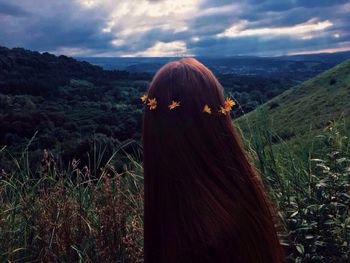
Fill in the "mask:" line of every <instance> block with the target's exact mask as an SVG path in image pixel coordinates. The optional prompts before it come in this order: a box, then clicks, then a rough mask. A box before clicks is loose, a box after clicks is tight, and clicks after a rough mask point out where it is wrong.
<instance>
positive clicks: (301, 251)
mask: <svg viewBox="0 0 350 263" xmlns="http://www.w3.org/2000/svg"><path fill="white" fill-rule="evenodd" d="M296 249H297V250H298V252H299V253H300V254H301V255H303V254H304V252H305V250H304V246H303V245H302V244H297V245H296Z"/></svg>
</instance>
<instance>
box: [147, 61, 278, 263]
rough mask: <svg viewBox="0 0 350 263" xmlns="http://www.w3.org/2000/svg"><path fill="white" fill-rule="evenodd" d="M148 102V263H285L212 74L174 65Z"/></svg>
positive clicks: (196, 66)
mask: <svg viewBox="0 0 350 263" xmlns="http://www.w3.org/2000/svg"><path fill="white" fill-rule="evenodd" d="M147 95H148V101H147V102H148V105H146V107H145V111H144V120H143V133H142V143H143V150H144V160H143V165H144V189H145V200H144V253H145V262H146V263H149V262H269V263H273V262H282V261H283V257H282V250H281V247H280V245H279V240H278V238H277V235H276V230H275V227H274V223H273V216H272V214H271V209H270V206H269V203H268V201H267V197H266V195H265V192H264V190H263V187H262V185H261V182H260V180H259V178H258V177H257V175H256V173H255V171H254V169H253V167H252V165H251V164H250V163H249V161H248V159H247V157H246V154H245V152H244V150H243V148H242V146H241V143H240V140H239V137H238V135H237V132H236V130H235V128H234V126H233V123H232V120H231V117H230V114H229V112H228V110H229V109H227V106H228V105H226V106H225V98H224V93H223V88H222V87H221V85H220V83H219V82H218V80H217V79H216V78H215V76H214V75H213V74H212V72H211V71H210V70H209V69H208V68H206V67H205V66H204V65H203V64H201V63H200V62H198V61H197V60H195V59H192V58H185V59H180V60H176V61H172V62H169V63H167V64H166V65H164V66H163V67H162V68H161V69H160V70H159V71H158V72H157V73H156V74H155V76H154V78H153V80H152V82H151V84H150V87H149V90H148V94H147ZM169 105H172V106H169ZM224 109H227V110H224Z"/></svg>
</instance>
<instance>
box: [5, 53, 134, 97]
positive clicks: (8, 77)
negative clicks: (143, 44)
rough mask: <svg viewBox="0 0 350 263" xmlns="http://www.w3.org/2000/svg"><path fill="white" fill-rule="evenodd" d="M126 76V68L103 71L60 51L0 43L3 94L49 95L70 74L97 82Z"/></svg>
mask: <svg viewBox="0 0 350 263" xmlns="http://www.w3.org/2000/svg"><path fill="white" fill-rule="evenodd" d="M129 77H131V76H129V72H127V71H118V70H113V71H106V70H103V69H102V68H101V67H99V66H96V65H92V64H90V63H88V62H85V61H78V60H76V59H74V58H71V57H67V56H63V55H61V56H55V55H52V54H50V53H47V52H44V53H39V52H35V51H30V50H26V49H23V48H12V49H9V48H6V47H0V92H1V93H3V94H30V95H49V94H51V92H52V91H55V90H56V88H57V87H59V86H62V85H65V84H67V83H69V81H70V80H71V79H73V78H74V79H85V80H89V81H92V82H93V83H95V84H97V83H98V82H99V83H106V82H108V81H110V80H116V79H121V78H129Z"/></svg>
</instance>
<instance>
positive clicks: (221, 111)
mask: <svg viewBox="0 0 350 263" xmlns="http://www.w3.org/2000/svg"><path fill="white" fill-rule="evenodd" d="M219 112H220V113H222V114H224V115H226V112H227V110H226V109H225V108H224V107H222V106H220V110H219Z"/></svg>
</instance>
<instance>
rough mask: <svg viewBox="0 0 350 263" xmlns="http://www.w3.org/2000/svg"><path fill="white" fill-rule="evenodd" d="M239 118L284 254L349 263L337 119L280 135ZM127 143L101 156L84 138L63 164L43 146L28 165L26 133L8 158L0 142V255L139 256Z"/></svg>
mask: <svg viewBox="0 0 350 263" xmlns="http://www.w3.org/2000/svg"><path fill="white" fill-rule="evenodd" d="M246 121H248V125H246V126H247V127H249V129H247V130H244V132H242V138H243V141H244V144H245V146H246V149H247V151H248V152H249V153H250V156H251V158H252V160H253V161H254V162H255V163H256V166H257V169H258V170H259V171H260V173H261V175H262V178H263V181H264V183H265V185H266V186H267V189H268V191H269V193H270V195H271V196H272V199H273V200H274V201H275V202H276V204H277V206H278V209H279V217H280V219H281V220H280V221H281V223H280V227H279V229H281V230H280V237H281V242H282V243H283V245H284V246H285V248H286V254H287V258H288V262H349V259H350V246H349V242H350V234H349V230H350V214H349V205H350V195H349V190H350V188H349V175H350V168H349V167H350V148H349V145H350V142H349V138H348V137H347V135H348V134H349V131H346V129H345V127H346V125H344V122H342V121H340V122H336V123H331V124H330V126H329V127H327V128H326V129H324V130H320V131H319V134H318V135H317V136H310V137H308V138H305V137H303V138H299V139H292V140H289V141H284V140H283V139H282V138H279V137H278V136H277V135H276V134H274V133H272V132H270V130H271V129H270V128H271V125H272V124H271V122H270V120H269V119H268V118H267V117H266V114H264V113H261V117H260V118H259V122H258V123H254V124H252V123H249V120H246ZM133 143H134V142H133V141H127V142H124V143H120V145H118V147H117V148H116V150H115V152H114V154H113V155H112V156H110V158H107V162H102V160H105V158H102V157H103V155H104V154H105V151H104V148H103V147H100V146H99V145H93V146H92V148H93V151H92V156H91V158H89V160H90V161H89V163H88V164H81V163H80V161H79V160H73V161H72V162H71V163H70V165H69V167H66V168H65V169H62V167H58V164H57V163H56V160H55V158H54V157H53V156H52V155H51V154H50V153H49V152H48V151H44V152H43V157H42V160H41V162H40V165H39V167H38V168H37V169H34V168H33V167H30V165H29V163H30V161H29V159H30V156H29V155H28V151H27V150H28V145H29V144H30V142H29V143H28V145H27V146H26V147H25V148H24V152H23V154H21V155H19V156H18V157H17V158H15V157H14V156H12V155H11V153H9V152H7V149H6V148H5V147H0V154H4V155H6V156H7V157H8V158H9V159H11V161H12V162H13V164H14V168H13V170H12V171H3V170H1V167H0V261H2V262H7V261H8V262H142V261H143V259H142V256H143V251H142V248H143V237H142V233H143V231H142V230H143V228H142V222H143V221H142V212H143V211H142V209H143V189H142V185H143V180H142V164H141V162H140V159H139V158H135V157H133V156H131V155H130V154H127V153H126V151H124V147H125V146H127V145H129V146H130V145H131V144H133ZM120 153H122V156H123V158H121V154H120ZM125 157H126V158H125ZM90 162H91V163H90ZM123 162H125V164H124V165H123V166H122V167H123V168H122V169H119V168H118V169H117V164H118V167H119V166H120V164H121V163H123Z"/></svg>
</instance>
